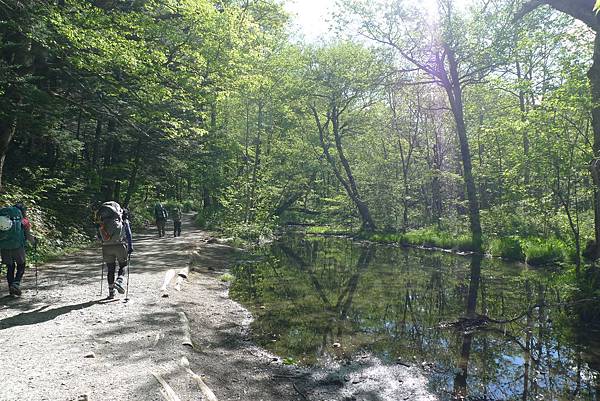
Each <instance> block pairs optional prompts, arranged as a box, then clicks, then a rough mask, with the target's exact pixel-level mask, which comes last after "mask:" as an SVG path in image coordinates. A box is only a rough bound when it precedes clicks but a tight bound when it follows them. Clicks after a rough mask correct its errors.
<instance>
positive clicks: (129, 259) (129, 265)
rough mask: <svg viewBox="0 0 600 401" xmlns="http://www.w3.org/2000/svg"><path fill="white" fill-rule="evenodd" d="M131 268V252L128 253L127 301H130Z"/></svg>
mask: <svg viewBox="0 0 600 401" xmlns="http://www.w3.org/2000/svg"><path fill="white" fill-rule="evenodd" d="M130 270H131V254H130V253H128V254H127V286H126V287H125V288H126V289H125V302H127V301H129V271H130Z"/></svg>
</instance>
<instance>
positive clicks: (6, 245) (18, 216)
mask: <svg viewBox="0 0 600 401" xmlns="http://www.w3.org/2000/svg"><path fill="white" fill-rule="evenodd" d="M26 211H27V208H26V207H25V206H24V205H23V204H22V203H17V204H16V205H14V206H11V207H5V208H2V209H0V253H1V256H2V263H3V264H5V265H6V267H7V271H6V280H7V281H8V291H9V293H10V295H14V296H21V279H22V278H23V274H24V273H25V262H26V260H25V245H26V243H27V242H29V243H30V244H35V238H34V237H33V236H32V235H31V223H30V222H29V220H28V219H27V217H26Z"/></svg>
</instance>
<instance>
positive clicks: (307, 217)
mask: <svg viewBox="0 0 600 401" xmlns="http://www.w3.org/2000/svg"><path fill="white" fill-rule="evenodd" d="M533 3H535V4H533ZM563 3H564V4H566V3H568V2H561V1H537V2H526V1H512V0H503V1H496V2H486V1H473V2H471V6H470V7H463V6H459V5H457V4H455V3H454V2H452V1H439V2H438V7H437V8H436V9H429V8H425V7H424V6H423V5H422V4H421V3H420V2H411V1H408V0H404V1H400V0H394V1H392V0H385V1H384V0H380V1H368V2H366V1H362V0H356V1H352V2H345V3H344V8H343V9H341V10H340V12H339V14H338V15H336V16H335V18H333V22H332V23H333V27H334V28H338V29H337V31H339V32H341V33H339V34H338V35H337V36H335V37H333V36H332V38H331V39H329V40H327V41H326V42H319V43H302V42H300V43H298V42H297V41H295V40H294V39H293V38H291V37H290V36H289V34H288V33H287V24H288V16H287V15H286V13H285V12H284V11H283V7H282V5H281V4H279V3H278V2H276V1H244V2H239V1H236V0H226V1H220V2H211V1H204V0H164V1H154V0H136V1H117V0H95V1H87V0H58V1H39V2H23V1H19V0H5V1H1V2H0V37H1V38H2V42H1V47H0V56H1V57H0V177H2V181H0V185H1V188H2V191H3V192H4V193H5V194H4V195H3V199H2V203H8V202H10V201H12V200H14V199H16V198H19V197H21V198H24V199H25V200H26V201H27V202H29V203H30V204H33V205H36V206H35V207H34V210H38V211H39V212H37V214H38V216H39V219H40V225H42V226H44V227H45V228H44V229H42V231H44V230H46V231H45V232H52V235H51V236H52V237H54V238H62V239H66V238H68V237H70V236H72V235H73V233H74V232H83V231H84V230H85V228H86V225H87V224H88V223H87V222H89V221H90V219H89V216H90V212H91V210H92V209H93V208H94V207H95V205H96V204H97V203H98V202H99V201H103V200H107V199H115V200H117V201H119V202H121V203H123V204H125V205H127V206H129V207H131V208H132V209H133V212H134V214H136V213H137V214H138V215H139V216H147V215H148V214H147V210H148V205H151V204H152V203H153V202H154V201H155V200H157V199H163V200H172V201H175V202H183V201H187V202H188V205H189V206H190V207H193V208H194V209H196V210H198V212H199V215H198V219H199V221H200V222H201V223H202V224H205V225H208V226H211V225H212V226H218V227H220V228H221V229H224V230H226V231H228V232H230V233H231V234H233V235H236V236H239V237H246V238H260V237H261V236H269V235H270V234H271V233H272V232H273V230H274V229H275V228H277V227H278V226H281V225H283V224H286V223H297V224H302V225H312V226H313V228H312V230H313V231H314V232H327V231H336V232H339V231H342V232H358V231H361V232H362V233H364V235H368V236H371V238H373V239H381V240H392V241H399V242H403V243H416V244H420V245H431V246H439V247H445V248H456V249H460V250H476V251H477V250H481V249H482V247H483V248H484V249H483V250H484V251H486V252H489V253H492V254H494V255H497V256H501V257H506V258H512V259H518V260H519V259H520V260H527V261H529V262H530V263H542V264H543V263H556V262H561V261H567V262H574V263H575V264H577V265H578V266H579V264H580V260H581V255H587V256H590V257H593V256H595V255H594V254H595V249H594V242H593V241H594V239H595V236H596V235H597V233H596V232H595V228H596V229H598V227H600V222H598V221H596V224H594V220H595V219H596V220H598V218H599V216H600V207H599V206H598V204H599V202H598V199H600V197H599V196H598V194H597V190H596V186H595V185H596V184H595V180H594V178H595V174H594V171H595V169H594V166H595V161H597V160H598V152H600V139H598V138H600V134H597V135H595V134H594V133H595V130H594V126H595V125H598V131H599V132H600V123H598V124H595V123H594V122H596V120H597V119H596V120H595V119H594V118H593V115H594V113H595V112H596V111H597V106H596V102H595V100H594V99H595V95H594V93H595V92H594V90H592V89H594V88H595V86H594V80H593V74H592V73H590V72H589V71H593V68H592V70H590V67H592V66H593V65H592V60H596V57H595V54H596V53H594V46H593V44H594V34H595V30H596V26H595V23H594V22H593V21H591V20H589V18H588V17H589V15H588V14H591V15H594V14H593V11H592V10H591V7H590V9H589V10H587V9H585V10H583V11H585V12H583V11H581V10H579V9H577V10H576V8H577V7H579V6H578V5H577V6H576V5H575V3H572V4H571V5H570V6H568V7H567V6H564V7H563V5H564V4H563ZM541 4H549V5H551V6H552V7H554V8H549V7H548V8H539V7H537V6H539V5H541ZM536 7H537V8H536ZM579 11H581V12H579ZM573 17H575V19H574V18H573ZM576 19H578V20H580V21H582V22H580V21H576ZM590 21H591V22H590ZM586 24H587V25H586ZM599 58H600V56H599ZM594 65H595V64H594ZM599 93H600V92H599ZM599 99H600V97H599ZM599 121H600V120H599ZM590 166H591V167H592V168H591V171H592V174H590ZM595 212H596V213H595ZM373 233H374V234H373ZM76 238H79V237H76Z"/></svg>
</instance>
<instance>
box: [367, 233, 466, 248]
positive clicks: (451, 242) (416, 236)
mask: <svg viewBox="0 0 600 401" xmlns="http://www.w3.org/2000/svg"><path fill="white" fill-rule="evenodd" d="M359 238H362V239H366V240H369V241H374V242H381V243H397V244H401V245H404V246H409V245H412V246H423V247H427V248H441V249H451V250H456V251H461V252H470V251H473V249H474V248H473V244H472V242H471V237H470V236H468V235H464V234H459V235H454V234H452V233H448V232H442V231H437V230H435V229H431V228H422V229H418V230H412V231H408V232H406V233H373V234H368V233H363V234H360V235H359Z"/></svg>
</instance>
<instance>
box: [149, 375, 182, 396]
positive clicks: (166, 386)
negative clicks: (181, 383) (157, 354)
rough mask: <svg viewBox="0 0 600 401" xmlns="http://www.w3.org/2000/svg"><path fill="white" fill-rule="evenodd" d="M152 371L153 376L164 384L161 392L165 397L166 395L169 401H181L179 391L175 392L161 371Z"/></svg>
mask: <svg viewBox="0 0 600 401" xmlns="http://www.w3.org/2000/svg"><path fill="white" fill-rule="evenodd" d="M150 373H152V376H154V377H155V378H156V380H158V382H159V383H160V384H161V385H162V388H161V389H160V393H161V394H162V395H163V397H165V399H166V400H167V401H181V398H179V396H178V395H177V393H175V391H174V390H173V388H172V387H171V386H169V383H167V381H166V380H165V379H163V377H162V376H161V375H160V374H159V373H157V372H154V371H151V372H150Z"/></svg>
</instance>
